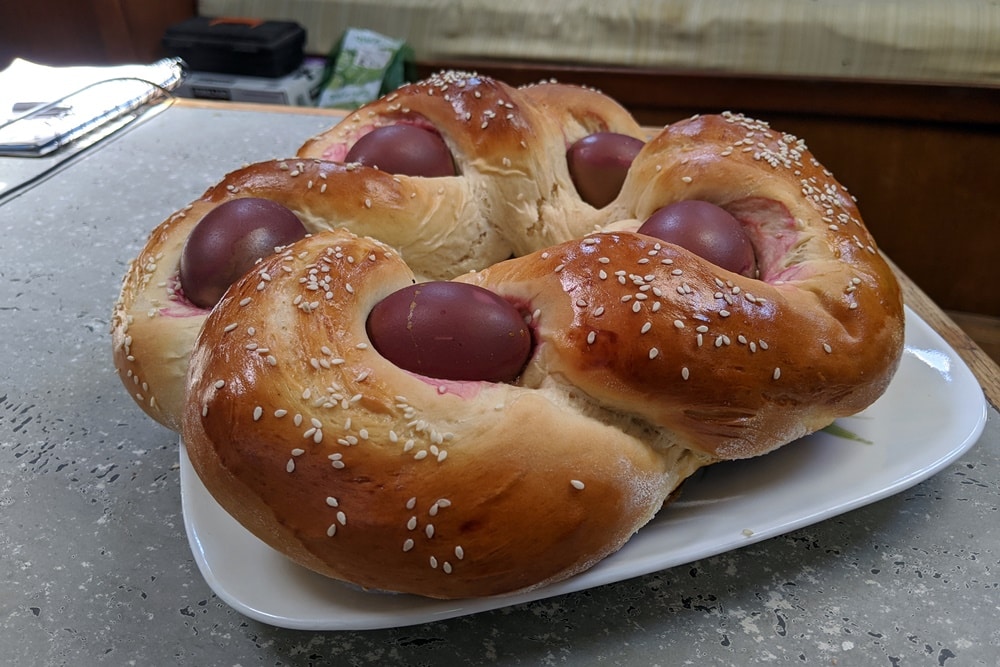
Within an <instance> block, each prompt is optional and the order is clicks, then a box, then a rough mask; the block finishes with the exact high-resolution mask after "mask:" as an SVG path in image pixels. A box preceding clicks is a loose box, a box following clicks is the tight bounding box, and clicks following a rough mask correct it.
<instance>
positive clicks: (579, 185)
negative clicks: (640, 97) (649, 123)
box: [566, 132, 644, 208]
mask: <svg viewBox="0 0 1000 667" xmlns="http://www.w3.org/2000/svg"><path fill="white" fill-rule="evenodd" d="M643 145H644V144H643V142H642V141H641V140H640V139H636V138H635V137H630V136H628V135H627V134H618V133H617V132H595V133H594V134H590V135H588V136H586V137H584V138H583V139H580V140H579V141H577V142H576V143H574V144H573V145H572V146H570V147H569V150H568V151H567V152H566V162H567V163H568V164H569V175H570V177H571V178H572V179H573V185H574V186H576V191H577V193H578V194H579V195H580V198H581V199H583V201H585V202H587V203H588V204H590V205H591V206H593V207H594V208H601V207H604V206H607V205H608V204H610V203H611V202H612V201H614V199H615V197H617V196H618V193H619V192H621V189H622V184H623V183H624V182H625V176H626V174H628V170H629V167H631V166H632V161H633V160H635V156H636V155H638V154H639V151H640V150H642V147H643Z"/></svg>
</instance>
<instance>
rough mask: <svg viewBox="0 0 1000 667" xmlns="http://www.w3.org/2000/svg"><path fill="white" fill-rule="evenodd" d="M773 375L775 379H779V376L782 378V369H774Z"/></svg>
mask: <svg viewBox="0 0 1000 667" xmlns="http://www.w3.org/2000/svg"><path fill="white" fill-rule="evenodd" d="M772 377H773V378H774V379H775V380H777V379H778V378H780V377H781V369H780V368H775V369H774V375H772Z"/></svg>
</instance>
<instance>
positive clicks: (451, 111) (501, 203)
mask: <svg viewBox="0 0 1000 667" xmlns="http://www.w3.org/2000/svg"><path fill="white" fill-rule="evenodd" d="M394 124H413V125H417V126H421V127H427V128H431V129H433V130H435V131H436V132H439V133H440V134H441V136H442V138H443V139H444V141H445V143H446V144H448V146H449V147H450V148H451V149H452V153H453V155H454V157H455V162H456V166H457V169H458V172H459V174H460V176H461V179H462V182H463V184H464V187H465V188H466V190H467V192H468V194H467V197H468V198H469V199H470V200H474V201H476V202H477V204H478V206H479V208H480V212H479V215H480V216H482V217H483V218H485V219H486V220H489V221H490V223H491V224H492V225H494V226H495V227H496V229H497V230H498V232H499V233H500V234H501V235H502V237H503V238H504V239H505V240H506V242H507V243H508V244H509V246H510V248H511V251H512V254H514V255H524V254H527V253H529V252H533V251H535V250H540V249H542V248H545V247H547V246H549V245H552V244H553V243H559V242H562V241H567V240H569V239H572V238H577V237H579V236H581V235H583V234H585V233H587V232H590V231H593V229H594V228H595V226H598V225H602V224H605V223H606V222H607V221H608V218H607V216H606V214H605V213H604V209H595V208H594V207H592V206H590V205H589V204H587V203H585V202H584V201H582V200H581V199H580V197H579V195H577V193H576V189H575V188H574V186H573V181H572V179H571V177H570V174H569V168H568V166H567V164H566V149H567V148H568V147H569V146H570V145H572V144H573V143H574V142H575V141H577V140H578V139H582V138H583V137H586V136H587V135H589V134H593V133H595V132H616V133H619V134H625V135H628V136H632V137H636V138H639V139H643V140H645V139H646V132H644V131H643V130H642V128H641V127H640V126H639V125H638V124H637V123H636V121H635V119H633V118H632V116H631V115H630V114H629V113H628V112H627V111H626V110H625V109H624V108H622V107H621V106H620V105H619V104H618V103H616V102H615V101H614V100H612V99H611V98H609V97H607V96H606V95H603V94H601V93H599V92H597V91H594V90H590V89H587V88H582V87H579V86H571V85H563V84H557V83H542V84H537V85H534V86H527V87H523V88H512V87H510V86H508V85H506V84H504V83H502V82H499V81H494V80H492V79H489V78H486V77H480V76H477V75H475V74H469V73H455V72H451V73H446V74H442V75H438V76H434V77H431V78H429V79H427V80H425V81H421V82H419V83H414V84H408V85H406V86H403V87H402V88H400V89H399V90H398V91H396V92H394V93H393V94H391V95H388V96H386V97H385V98H383V99H381V100H378V101H376V102H373V103H372V104H369V105H366V106H364V107H362V108H361V109H359V110H358V111H356V112H354V113H352V114H350V115H348V116H347V117H346V118H345V119H344V120H343V121H342V122H340V123H338V124H337V125H336V126H334V127H333V128H331V129H330V130H328V131H326V132H324V133H322V134H320V135H318V136H316V137H314V138H312V139H310V140H309V141H307V142H306V143H305V144H304V145H303V146H302V147H301V148H300V149H299V155H300V156H303V157H315V158H322V159H327V160H343V159H345V157H346V156H347V154H348V151H349V149H350V147H351V146H352V145H354V143H356V142H357V141H358V139H360V138H361V137H362V136H364V135H365V134H367V133H368V132H371V131H372V130H374V129H376V128H379V127H383V126H386V125H394ZM605 208H607V207H605Z"/></svg>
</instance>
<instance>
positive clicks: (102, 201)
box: [0, 106, 1000, 667]
mask: <svg viewBox="0 0 1000 667" xmlns="http://www.w3.org/2000/svg"><path fill="white" fill-rule="evenodd" d="M329 122H330V121H329V119H327V118H324V117H322V116H316V115H308V114H301V115H300V114H289V113H262V112H257V111H237V110H219V109H202V108H191V107H189V106H175V107H173V108H170V109H168V110H167V111H165V112H164V113H162V114H159V115H156V116H154V117H150V118H148V119H146V120H144V121H143V122H141V123H139V124H138V125H136V126H134V127H132V128H130V129H129V130H127V131H126V132H124V133H122V134H120V135H118V136H116V137H115V138H113V139H112V140H109V141H107V142H105V143H104V144H103V145H102V146H100V147H99V148H98V149H96V150H90V151H87V152H85V153H83V154H81V155H79V156H77V157H76V158H74V159H73V160H72V161H71V162H69V163H68V164H65V165H63V166H62V167H61V168H60V169H58V170H57V171H56V172H55V173H54V174H52V175H50V176H49V177H48V178H43V179H41V180H39V181H38V182H36V183H33V184H32V186H31V187H30V188H26V189H23V190H21V191H20V192H19V194H18V195H17V196H14V197H13V198H9V199H8V200H7V201H5V202H3V203H2V205H0V352H2V356H0V358H2V360H3V361H2V364H0V663H2V664H5V665H6V664H9V665H73V666H79V665H103V664H107V665H130V664H133V665H173V664H178V665H241V666H243V667H249V666H250V665H320V664H337V665H341V664H342V665H389V664H401V665H417V664H422V665H436V664H446V665H457V664H503V665H555V664H573V665H577V664H608V665H686V664H690V665H755V664H795V665H799V664H801V665H841V666H843V665H866V666H867V665H885V666H886V667H895V666H899V667H903V666H910V665H935V666H939V665H947V667H960V666H966V665H990V666H996V665H1000V456H998V452H1000V415H998V414H997V411H996V410H993V409H990V412H989V420H988V422H987V425H986V430H985V432H984V434H983V436H982V438H981V439H980V441H979V443H978V444H977V445H976V446H975V447H973V448H972V449H971V450H970V451H969V452H968V453H967V454H965V455H964V456H963V457H962V458H961V459H960V460H959V461H957V462H956V463H954V464H952V465H951V466H949V467H948V468H946V469H945V470H944V471H942V472H941V473H939V474H938V475H936V476H934V477H932V478H931V479H929V480H927V481H926V482H923V483H921V484H919V485H917V486H915V487H913V488H911V489H909V490H907V491H904V492H902V493H900V494H897V495H895V496H892V497H890V498H888V499H886V500H883V501H880V502H877V503H875V504H873V505H869V506H867V507H864V508H862V509H859V510H855V511H853V512H850V513H848V514H845V515H842V516H840V517H837V518H834V519H830V520H827V521H824V522H822V523H819V524H816V525H813V526H811V527H808V528H805V529H801V530H797V531H795V532H792V533H789V534H787V535H784V536H782V537H777V538H773V539H770V540H767V541H764V542H760V543H758V544H754V545H751V546H747V547H745V548H743V549H740V550H738V551H733V552H729V553H726V554H723V555H720V556H717V557H714V558H709V559H705V560H701V561H697V562H694V563H690V564H688V565H683V566H679V567H675V568H673V569H670V570H667V571H663V572H659V573H655V574H651V575H647V576H643V577H638V578H635V579H632V580H629V581H624V582H621V583H617V584H611V585H607V586H603V587H600V588H596V589H592V590H588V591H584V592H580V593H575V594H571V595H566V596H562V597H558V598H553V599H548V600H543V601H540V602H535V603H529V604H523V605H519V606H514V607H508V608H504V609H500V610H497V611H492V612H486V613H481V614H477V615H474V616H467V617H461V618H456V619H452V620H447V621H440V622H433V623H427V624H424V625H416V626H411V627H404V628H396V629H389V630H371V631H352V632H304V631H292V630H285V629H280V628H275V627H271V626H268V625H265V624H262V623H259V622H257V621H253V620H249V619H247V618H245V617H243V616H242V615H240V614H239V613H237V612H235V611H233V610H232V609H231V608H230V607H228V606H227V605H226V604H225V603H224V602H222V601H221V600H220V599H218V598H217V597H216V595H215V594H213V592H212V590H211V589H210V588H209V586H208V585H207V584H206V583H205V581H204V580H203V579H202V577H201V575H200V573H199V571H198V569H197V567H196V564H195V561H194V559H193V557H192V554H191V551H190V549H189V546H188V542H187V538H186V536H185V530H184V522H183V518H182V515H181V508H180V488H179V470H178V451H177V447H178V445H177V438H176V436H175V435H174V434H172V433H170V432H168V431H166V430H164V429H162V428H160V427H159V426H157V425H156V424H154V423H153V422H152V421H151V420H149V419H148V418H147V417H145V416H144V415H143V414H142V413H141V412H140V411H139V409H138V408H137V407H136V406H135V405H134V404H133V403H132V401H131V399H130V398H129V397H128V396H127V395H126V393H125V391H124V390H123V388H122V386H121V384H120V382H119V380H118V378H117V377H116V375H115V373H114V370H113V368H112V364H111V357H110V338H109V335H108V331H109V319H110V313H111V306H112V303H113V301H114V299H115V297H116V295H117V291H118V287H119V283H120V280H121V277H122V275H123V274H124V272H125V269H126V265H127V262H128V261H129V259H131V258H132V257H133V256H135V254H136V253H137V252H138V250H139V249H140V247H141V245H142V244H143V243H144V241H145V238H146V236H147V235H148V234H149V231H150V230H151V229H152V228H153V226H154V225H156V224H157V223H158V222H159V221H161V220H162V219H164V218H165V217H166V216H167V215H168V214H169V213H171V212H172V211H174V210H175V209H177V208H180V207H181V206H183V205H185V204H186V203H188V202H189V201H191V200H192V199H194V198H196V197H197V196H199V195H200V194H201V193H202V192H203V191H204V190H205V189H206V187H207V186H208V185H210V184H212V183H214V182H215V181H217V180H219V178H221V176H222V175H223V174H225V173H226V172H228V171H230V170H232V169H234V168H237V167H239V166H240V165H241V164H243V163H245V162H252V161H257V160H262V159H267V158H272V157H284V156H288V155H291V154H293V153H294V151H295V149H296V148H297V147H298V145H299V144H300V143H301V142H302V140H304V139H305V138H307V137H308V136H310V135H311V134H313V133H314V132H316V131H318V130H320V129H322V128H324V127H326V126H327V125H328V124H329ZM5 165H8V166H7V167H5ZM5 170H6V171H5ZM15 171H17V170H15V169H13V168H12V167H9V163H6V162H2V161H0V180H4V178H10V175H11V174H13V173H15Z"/></svg>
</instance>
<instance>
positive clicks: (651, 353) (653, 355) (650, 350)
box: [649, 347, 660, 359]
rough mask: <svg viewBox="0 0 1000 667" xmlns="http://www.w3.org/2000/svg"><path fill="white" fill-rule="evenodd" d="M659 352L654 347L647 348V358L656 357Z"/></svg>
mask: <svg viewBox="0 0 1000 667" xmlns="http://www.w3.org/2000/svg"><path fill="white" fill-rule="evenodd" d="M659 354H660V351H659V350H658V349H656V348H655V347H652V348H650V349H649V358H650V359H656V357H657V356H659Z"/></svg>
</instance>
